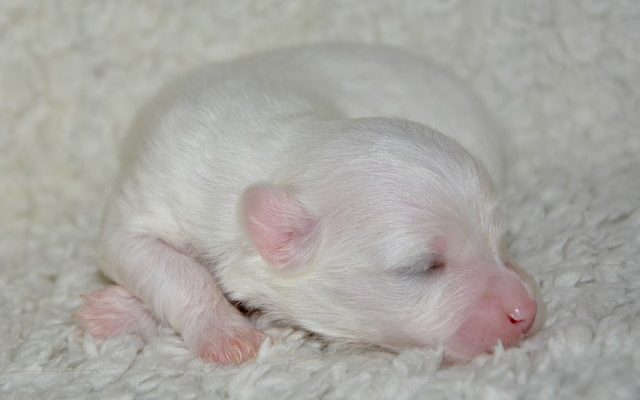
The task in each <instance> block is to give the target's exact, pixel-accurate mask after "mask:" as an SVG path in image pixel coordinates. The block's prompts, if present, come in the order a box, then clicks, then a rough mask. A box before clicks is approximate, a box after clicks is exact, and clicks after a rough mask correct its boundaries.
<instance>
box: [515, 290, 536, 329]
mask: <svg viewBox="0 0 640 400" xmlns="http://www.w3.org/2000/svg"><path fill="white" fill-rule="evenodd" d="M537 306H538V305H537V304H536V301H535V300H534V299H531V300H530V301H528V302H526V303H524V304H523V306H522V307H517V308H515V309H513V311H511V313H509V321H510V322H511V323H512V324H513V325H515V326H516V327H518V328H519V329H520V330H521V331H522V333H525V334H526V333H527V332H528V331H529V329H531V327H532V326H533V322H534V320H535V318H536V313H537V308H538V307H537Z"/></svg>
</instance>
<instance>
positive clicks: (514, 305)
mask: <svg viewBox="0 0 640 400" xmlns="http://www.w3.org/2000/svg"><path fill="white" fill-rule="evenodd" d="M537 314H538V303H537V301H536V299H535V298H534V295H533V294H532V291H530V290H528V289H527V287H526V286H525V284H524V283H523V282H522V280H521V279H520V278H519V277H518V276H516V275H515V274H504V276H499V277H496V278H495V279H492V280H491V282H490V284H489V285H488V287H487V288H486V290H485V291H484V293H483V294H482V296H480V298H479V300H478V301H477V302H475V303H474V305H473V306H472V309H471V310H470V313H469V315H468V317H467V319H466V320H465V321H464V322H463V323H462V325H461V326H460V327H459V328H458V329H457V330H456V332H455V333H454V335H453V336H452V338H451V340H450V341H449V343H448V345H447V350H448V353H450V355H452V358H454V359H458V360H461V361H462V360H468V359H470V358H472V357H474V356H476V355H478V354H481V353H485V352H490V351H491V350H492V349H493V347H494V346H495V345H496V344H497V343H498V341H500V342H502V345H503V346H505V347H512V346H517V345H518V344H520V342H521V341H522V339H523V338H524V337H525V336H526V335H527V334H528V333H529V332H531V329H532V327H533V326H534V322H535V320H536V316H537Z"/></svg>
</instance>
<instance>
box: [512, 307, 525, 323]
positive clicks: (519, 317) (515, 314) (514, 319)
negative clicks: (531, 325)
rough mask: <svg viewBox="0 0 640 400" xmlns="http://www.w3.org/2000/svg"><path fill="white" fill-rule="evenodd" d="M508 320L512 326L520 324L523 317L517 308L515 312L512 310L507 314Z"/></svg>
mask: <svg viewBox="0 0 640 400" xmlns="http://www.w3.org/2000/svg"><path fill="white" fill-rule="evenodd" d="M509 320H510V321H511V323H512V324H517V323H518V322H521V321H523V320H524V317H523V316H522V312H521V311H520V309H519V308H516V309H515V310H513V312H512V313H511V314H509Z"/></svg>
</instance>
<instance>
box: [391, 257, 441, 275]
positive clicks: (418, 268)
mask: <svg viewBox="0 0 640 400" xmlns="http://www.w3.org/2000/svg"><path fill="white" fill-rule="evenodd" d="M436 262H437V255H436V254H435V253H424V254H421V255H419V256H417V257H412V258H410V259H408V260H407V261H406V262H404V263H402V264H401V265H400V267H399V268H397V271H398V272H399V273H400V274H402V275H419V274H424V273H426V272H427V271H429V269H431V267H432V266H433V265H435V263H436Z"/></svg>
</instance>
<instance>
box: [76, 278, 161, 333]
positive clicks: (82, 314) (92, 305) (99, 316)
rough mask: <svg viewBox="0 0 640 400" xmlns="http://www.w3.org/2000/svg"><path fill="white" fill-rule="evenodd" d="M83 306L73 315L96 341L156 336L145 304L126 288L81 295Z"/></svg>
mask: <svg viewBox="0 0 640 400" xmlns="http://www.w3.org/2000/svg"><path fill="white" fill-rule="evenodd" d="M83 297H84V299H85V304H84V306H82V307H81V308H80V309H79V310H78V311H77V312H76V313H75V314H74V315H73V317H74V319H76V320H77V321H78V322H79V324H80V326H81V328H82V329H83V330H84V331H86V332H89V333H90V334H91V335H92V336H93V337H95V338H96V339H106V338H110V337H112V336H117V335H121V334H124V333H132V334H136V335H139V336H141V337H142V338H144V339H148V338H149V337H152V336H154V335H155V334H156V333H157V327H158V323H157V321H156V320H155V318H154V317H153V315H151V313H150V312H149V310H147V309H146V307H145V306H144V304H142V302H141V301H140V300H138V299H137V298H136V297H134V296H133V295H132V294H131V293H129V292H128V291H127V290H126V289H124V288H122V287H120V286H116V285H113V286H109V287H106V288H104V289H102V290H98V291H95V292H93V293H90V294H88V295H83Z"/></svg>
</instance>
